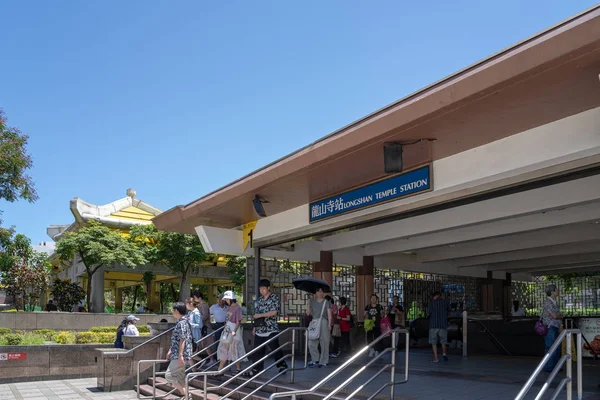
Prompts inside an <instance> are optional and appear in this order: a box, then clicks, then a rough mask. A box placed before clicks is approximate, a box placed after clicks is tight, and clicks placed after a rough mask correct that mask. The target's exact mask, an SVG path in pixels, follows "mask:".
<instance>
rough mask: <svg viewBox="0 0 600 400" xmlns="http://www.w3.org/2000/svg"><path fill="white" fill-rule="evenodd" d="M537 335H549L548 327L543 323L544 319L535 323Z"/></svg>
mask: <svg viewBox="0 0 600 400" xmlns="http://www.w3.org/2000/svg"><path fill="white" fill-rule="evenodd" d="M535 333H537V334H538V335H540V336H546V335H547V334H548V327H547V326H546V325H544V323H543V322H542V317H540V319H538V320H537V321H536V322H535Z"/></svg>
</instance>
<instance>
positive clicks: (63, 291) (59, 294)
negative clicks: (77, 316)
mask: <svg viewBox="0 0 600 400" xmlns="http://www.w3.org/2000/svg"><path fill="white" fill-rule="evenodd" d="M50 293H51V294H52V298H53V299H54V302H55V303H56V306H57V307H58V309H59V310H60V311H71V308H72V307H73V304H78V303H79V302H80V301H82V300H83V299H85V295H86V293H85V290H83V289H82V288H81V287H80V286H79V285H78V284H76V283H72V282H71V280H70V279H65V280H61V279H55V280H54V283H53V284H52V290H51V292H50Z"/></svg>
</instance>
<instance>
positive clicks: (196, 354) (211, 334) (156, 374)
mask: <svg viewBox="0 0 600 400" xmlns="http://www.w3.org/2000/svg"><path fill="white" fill-rule="evenodd" d="M171 329H174V327H173V328H171ZM224 329H225V327H224V326H223V327H221V328H219V329H216V330H214V331H212V332H211V333H209V334H207V335H206V336H203V337H201V338H200V339H198V340H197V341H196V343H202V342H203V341H205V340H206V339H208V338H210V337H212V336H214V335H216V334H217V333H219V332H221V331H222V330H224ZM218 344H219V342H218V341H217V340H215V341H214V342H213V343H211V344H209V345H208V346H206V347H204V348H203V349H200V350H198V351H197V352H196V353H194V354H193V355H192V360H193V359H194V357H197V356H199V355H200V354H202V353H204V352H205V351H207V350H208V349H210V348H212V347H214V346H216V345H218ZM138 347H139V346H138ZM168 362H170V360H166V359H162V360H140V361H138V365H137V398H138V399H162V398H164V397H167V396H168V395H170V394H173V393H174V392H175V390H177V389H176V388H173V389H172V390H171V391H169V392H168V393H165V394H163V395H161V396H158V397H156V377H157V376H159V375H161V376H162V375H165V372H157V371H156V365H157V364H165V363H168ZM204 362H205V360H201V361H198V362H197V363H195V364H194V365H192V366H189V367H188V368H186V370H185V372H186V373H188V372H191V371H193V369H194V368H196V367H197V366H198V365H200V364H202V363H204ZM218 363H219V362H218V361H216V362H214V363H212V364H211V363H210V361H209V364H208V366H207V365H203V366H202V367H203V368H205V369H204V370H205V371H206V370H208V369H210V368H212V367H213V366H215V365H216V364H218ZM143 364H152V397H150V396H142V394H141V392H140V384H141V381H140V375H141V366H142V365H143Z"/></svg>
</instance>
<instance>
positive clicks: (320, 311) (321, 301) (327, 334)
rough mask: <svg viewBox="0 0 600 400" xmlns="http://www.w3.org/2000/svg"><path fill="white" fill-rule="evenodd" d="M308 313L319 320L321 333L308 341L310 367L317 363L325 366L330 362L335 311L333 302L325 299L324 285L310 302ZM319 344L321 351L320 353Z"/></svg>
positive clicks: (314, 319)
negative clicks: (332, 309)
mask: <svg viewBox="0 0 600 400" xmlns="http://www.w3.org/2000/svg"><path fill="white" fill-rule="evenodd" d="M306 314H307V315H311V316H312V317H313V321H319V322H318V324H319V326H320V334H319V338H318V339H314V340H313V339H310V340H309V341H308V350H309V351H310V358H311V359H312V361H311V362H309V363H308V367H309V368H314V367H316V366H317V365H318V366H319V368H325V367H327V365H328V364H329V340H330V339H331V328H332V327H333V313H332V311H331V303H330V302H329V301H327V300H326V299H325V292H324V291H323V288H322V287H319V288H317V289H316V292H315V297H314V299H313V300H311V301H310V302H309V303H308V308H307V310H306ZM319 345H321V352H320V353H319Z"/></svg>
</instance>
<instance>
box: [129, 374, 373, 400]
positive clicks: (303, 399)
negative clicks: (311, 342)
mask: <svg viewBox="0 0 600 400" xmlns="http://www.w3.org/2000/svg"><path fill="white" fill-rule="evenodd" d="M229 377H230V376H228V377H227V378H229ZM227 378H225V377H210V378H209V379H208V383H209V385H210V386H219V385H220V384H221V383H223V382H224V381H225V380H226V379H227ZM153 380H155V381H156V399H165V400H179V399H182V398H183V395H181V396H177V395H174V394H169V395H167V396H166V397H163V396H165V394H167V393H168V392H170V391H171V390H173V388H172V387H171V386H169V384H168V383H167V381H166V380H165V379H164V378H148V381H147V383H146V384H143V385H140V393H141V394H142V395H144V396H149V397H152V393H153V388H152V383H153ZM244 381H245V379H235V380H234V381H233V382H232V383H230V384H229V385H227V386H225V387H223V388H221V389H217V390H216V391H212V392H210V393H208V397H207V400H220V399H221V398H222V396H224V395H225V394H227V393H229V392H230V391H231V390H233V389H236V388H238V387H239V386H240V385H241V384H242V383H243V382H244ZM264 383H265V381H261V380H258V379H257V380H255V381H252V382H251V383H250V384H248V385H247V386H246V387H243V388H241V389H238V390H236V392H235V394H233V395H232V396H231V397H229V399H235V400H241V399H243V398H244V397H246V396H247V395H248V394H249V393H250V392H252V391H254V389H256V388H258V387H260V386H262V385H263V384H264ZM203 384H204V382H203V380H202V379H194V380H193V381H191V382H190V385H191V386H192V387H193V388H194V389H192V390H190V399H192V400H204V392H203V390H202V389H203ZM136 389H137V388H136ZM298 389H306V388H305V387H303V386H299V384H290V383H285V382H281V383H280V382H277V381H275V382H272V383H270V384H269V385H266V386H264V387H263V388H262V389H261V390H260V391H258V392H256V393H254V394H253V395H252V396H250V397H249V398H248V400H268V399H269V396H271V395H272V394H273V393H280V392H289V391H294V390H298ZM328 394H329V392H328V391H325V390H323V391H318V392H316V393H311V394H306V395H302V396H298V397H297V400H321V399H323V398H324V397H325V396H327V395H328ZM345 398H346V395H340V396H334V397H332V399H333V400H342V399H345ZM353 398H354V399H358V400H365V399H366V397H364V396H355V397H353Z"/></svg>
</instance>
